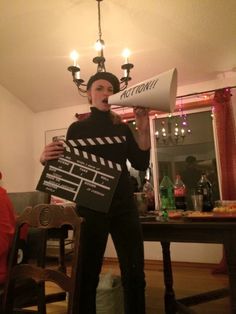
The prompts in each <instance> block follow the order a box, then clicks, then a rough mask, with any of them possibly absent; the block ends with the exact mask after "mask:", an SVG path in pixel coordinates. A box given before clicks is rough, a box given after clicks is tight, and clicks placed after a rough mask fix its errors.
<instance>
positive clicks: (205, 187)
mask: <svg viewBox="0 0 236 314" xmlns="http://www.w3.org/2000/svg"><path fill="white" fill-rule="evenodd" d="M197 191H198V193H199V194H202V196H203V199H202V211H204V212H209V211H211V210H212V209H213V207H214V202H213V194H212V184H211V182H210V181H209V180H208V179H207V176H206V174H205V173H203V174H202V175H201V178H200V180H199V182H198V184H197Z"/></svg>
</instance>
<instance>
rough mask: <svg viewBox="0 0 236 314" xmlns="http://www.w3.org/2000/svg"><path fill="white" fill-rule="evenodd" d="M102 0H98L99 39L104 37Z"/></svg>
mask: <svg viewBox="0 0 236 314" xmlns="http://www.w3.org/2000/svg"><path fill="white" fill-rule="evenodd" d="M101 1H102V0H97V2H98V36H99V39H100V40H101V39H102V28H101V13H100V2H101Z"/></svg>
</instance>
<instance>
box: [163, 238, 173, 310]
mask: <svg viewBox="0 0 236 314" xmlns="http://www.w3.org/2000/svg"><path fill="white" fill-rule="evenodd" d="M161 246H162V255H163V269H164V283H165V313H166V314H175V313H176V300H175V293H174V290H173V275H172V267H171V257H170V242H161Z"/></svg>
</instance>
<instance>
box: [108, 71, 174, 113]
mask: <svg viewBox="0 0 236 314" xmlns="http://www.w3.org/2000/svg"><path fill="white" fill-rule="evenodd" d="M176 93H177V70H176V69H175V68H174V69H172V70H169V71H167V72H164V73H161V74H160V75H157V76H154V77H152V78H150V79H148V80H145V81H143V82H141V83H138V84H136V85H133V86H131V87H129V88H127V89H125V90H123V91H121V92H119V93H117V94H114V95H111V96H109V98H108V103H109V104H110V105H120V106H124V107H136V106H140V107H146V108H150V109H155V110H158V111H163V112H173V110H174V107H175V101H176Z"/></svg>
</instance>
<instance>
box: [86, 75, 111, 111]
mask: <svg viewBox="0 0 236 314" xmlns="http://www.w3.org/2000/svg"><path fill="white" fill-rule="evenodd" d="M113 93H114V92H113V86H112V85H111V83H110V82H108V81H106V80H97V81H95V82H93V84H92V86H91V88H90V90H88V99H89V101H90V102H91V104H92V106H94V107H96V108H97V109H99V110H101V111H108V110H110V107H111V105H109V104H108V97H109V96H110V95H112V94H113Z"/></svg>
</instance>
